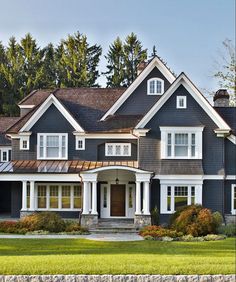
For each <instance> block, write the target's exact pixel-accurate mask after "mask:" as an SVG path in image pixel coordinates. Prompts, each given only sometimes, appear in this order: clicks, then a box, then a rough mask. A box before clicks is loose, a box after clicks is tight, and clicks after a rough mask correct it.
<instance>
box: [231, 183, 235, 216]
mask: <svg viewBox="0 0 236 282" xmlns="http://www.w3.org/2000/svg"><path fill="white" fill-rule="evenodd" d="M231 213H232V214H236V184H232V186H231Z"/></svg>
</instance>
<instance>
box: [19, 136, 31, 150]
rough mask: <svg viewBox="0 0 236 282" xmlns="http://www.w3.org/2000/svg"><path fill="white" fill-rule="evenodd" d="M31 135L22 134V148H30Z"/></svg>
mask: <svg viewBox="0 0 236 282" xmlns="http://www.w3.org/2000/svg"><path fill="white" fill-rule="evenodd" d="M29 141H30V137H29V136H21V137H20V150H22V151H24V150H29V145H30V142H29Z"/></svg>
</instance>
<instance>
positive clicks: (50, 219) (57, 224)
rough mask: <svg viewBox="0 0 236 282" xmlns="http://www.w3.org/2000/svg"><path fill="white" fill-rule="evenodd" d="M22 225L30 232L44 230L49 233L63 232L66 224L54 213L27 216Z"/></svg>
mask: <svg viewBox="0 0 236 282" xmlns="http://www.w3.org/2000/svg"><path fill="white" fill-rule="evenodd" d="M20 224H21V225H22V226H24V228H26V229H27V230H28V231H35V230H44V231H49V232H54V233H57V232H63V231H65V228H66V224H65V222H64V220H63V219H62V218H61V217H60V216H59V215H58V214H57V213H54V212H40V213H34V214H31V215H28V216H25V217H24V218H22V219H21V220H20Z"/></svg>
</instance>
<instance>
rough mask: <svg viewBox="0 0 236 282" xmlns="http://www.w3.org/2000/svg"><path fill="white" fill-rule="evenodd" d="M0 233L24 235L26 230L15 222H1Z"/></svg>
mask: <svg viewBox="0 0 236 282" xmlns="http://www.w3.org/2000/svg"><path fill="white" fill-rule="evenodd" d="M0 232H3V233H14V234H25V233H26V232H27V229H26V228H24V227H23V226H22V225H21V224H20V223H19V222H17V221H1V222H0Z"/></svg>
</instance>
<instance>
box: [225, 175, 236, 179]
mask: <svg viewBox="0 0 236 282" xmlns="http://www.w3.org/2000/svg"><path fill="white" fill-rule="evenodd" d="M226 180H236V175H227V176H226Z"/></svg>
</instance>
